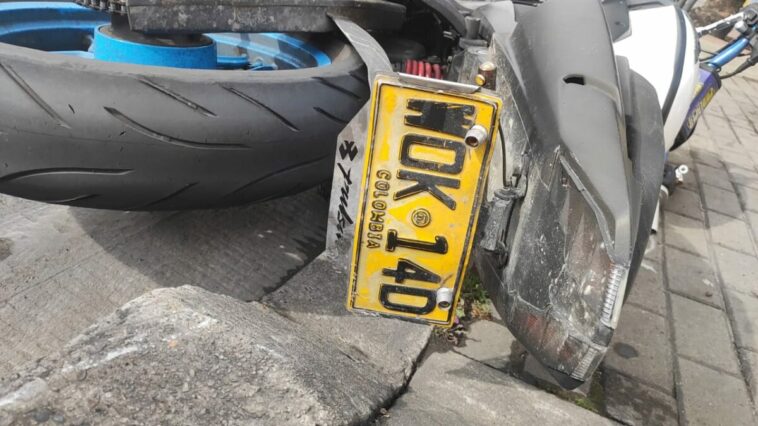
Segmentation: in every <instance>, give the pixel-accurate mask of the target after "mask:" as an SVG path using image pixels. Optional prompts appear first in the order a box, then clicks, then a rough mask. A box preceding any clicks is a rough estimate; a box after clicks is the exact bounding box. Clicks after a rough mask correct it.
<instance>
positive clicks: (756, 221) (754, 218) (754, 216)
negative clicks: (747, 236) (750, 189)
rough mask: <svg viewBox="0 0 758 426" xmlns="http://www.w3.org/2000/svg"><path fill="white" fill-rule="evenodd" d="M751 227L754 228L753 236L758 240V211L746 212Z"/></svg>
mask: <svg viewBox="0 0 758 426" xmlns="http://www.w3.org/2000/svg"><path fill="white" fill-rule="evenodd" d="M745 215H746V216H747V220H748V222H749V223H750V228H751V229H752V230H753V237H754V238H755V239H756V241H758V212H751V211H747V212H745Z"/></svg>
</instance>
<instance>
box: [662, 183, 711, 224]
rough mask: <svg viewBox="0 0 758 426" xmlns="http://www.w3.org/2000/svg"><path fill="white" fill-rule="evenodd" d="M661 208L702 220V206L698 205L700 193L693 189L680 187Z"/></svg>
mask: <svg viewBox="0 0 758 426" xmlns="http://www.w3.org/2000/svg"><path fill="white" fill-rule="evenodd" d="M663 210H665V211H668V212H674V213H677V214H680V215H683V216H687V217H691V218H694V219H699V220H703V208H702V207H701V205H700V194H698V193H697V192H695V191H688V190H686V189H680V190H678V191H674V193H673V194H671V196H670V197H669V199H668V200H666V201H665V202H664V203H663Z"/></svg>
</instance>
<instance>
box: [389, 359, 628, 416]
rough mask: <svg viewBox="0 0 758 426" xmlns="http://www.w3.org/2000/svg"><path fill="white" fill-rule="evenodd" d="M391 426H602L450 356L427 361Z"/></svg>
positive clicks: (532, 390)
mask: <svg viewBox="0 0 758 426" xmlns="http://www.w3.org/2000/svg"><path fill="white" fill-rule="evenodd" d="M381 422H382V423H383V424H386V425H399V426H406V425H408V426H411V425H412V426H415V425H423V424H434V425H462V424H466V425H493V424H523V425H532V424H539V425H560V426H566V425H601V424H613V422H612V421H610V420H608V419H604V418H602V417H600V416H599V415H597V414H595V413H593V412H591V411H587V410H584V409H582V408H580V407H578V406H576V405H574V404H571V403H570V402H567V401H564V400H562V399H559V398H558V397H556V396H554V395H552V394H549V393H547V392H545V391H542V390H539V389H537V388H535V387H532V386H529V385H527V384H525V383H523V382H520V381H518V380H517V379H515V378H513V377H511V376H509V375H507V374H505V373H503V372H500V371H498V370H495V369H493V368H491V367H489V366H486V365H484V364H482V363H479V362H477V361H472V360H470V359H468V358H466V357H464V356H462V355H459V354H456V353H453V352H445V353H434V354H432V355H431V356H430V357H429V358H427V359H426V360H425V361H424V363H423V365H422V366H421V367H420V368H419V370H418V371H417V372H416V374H415V375H414V376H413V380H412V381H411V383H410V385H409V388H408V391H407V392H406V393H405V394H403V396H402V397H400V399H398V400H397V401H396V402H395V405H394V406H393V407H392V409H391V410H390V411H389V413H388V416H387V417H385V418H383V419H381Z"/></svg>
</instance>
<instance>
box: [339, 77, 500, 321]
mask: <svg viewBox="0 0 758 426" xmlns="http://www.w3.org/2000/svg"><path fill="white" fill-rule="evenodd" d="M500 108H501V102H500V100H499V99H498V98H497V97H495V96H491V95H488V94H484V93H456V92H454V91H452V90H451V91H447V90H440V87H439V85H436V87H434V88H426V87H423V86H419V85H415V84H408V83H406V82H404V81H401V80H399V79H398V78H397V77H392V76H383V75H379V76H377V78H376V80H375V81H374V91H373V95H372V99H371V117H370V119H369V129H368V143H367V151H366V160H365V163H364V166H363V175H362V181H361V198H360V201H359V204H358V218H357V221H356V231H355V240H354V242H353V257H352V263H351V276H350V289H349V294H348V303H347V304H348V308H349V309H353V310H360V311H370V312H375V313H379V314H382V315H389V316H400V317H405V318H412V319H416V320H419V321H423V322H427V323H433V324H440V325H450V324H452V322H453V319H454V313H455V307H456V305H457V303H458V296H459V294H460V290H461V284H462V282H463V275H464V273H465V271H466V266H467V264H468V259H469V255H470V252H471V246H472V243H473V237H474V231H475V229H476V223H477V219H478V215H479V208H480V204H481V200H482V196H483V191H484V185H485V182H486V177H487V171H488V168H489V162H490V158H491V156H492V151H493V149H492V146H493V135H495V134H496V131H497V123H498V114H499V110H500ZM475 126H476V127H475ZM474 127H475V130H478V131H479V133H480V136H481V138H479V139H478V140H479V141H480V143H478V144H477V139H476V138H466V135H467V134H469V135H471V134H472V133H469V131H470V130H471V129H472V128H474ZM467 142H468V143H467Z"/></svg>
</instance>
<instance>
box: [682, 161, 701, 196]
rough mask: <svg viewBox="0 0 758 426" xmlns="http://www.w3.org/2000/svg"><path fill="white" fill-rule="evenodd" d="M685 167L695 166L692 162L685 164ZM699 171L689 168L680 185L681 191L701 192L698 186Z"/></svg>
mask: <svg viewBox="0 0 758 426" xmlns="http://www.w3.org/2000/svg"><path fill="white" fill-rule="evenodd" d="M683 164H684V165H688V164H693V163H692V162H689V163H683ZM697 176H698V171H697V170H696V169H694V168H693V167H689V171H688V172H687V173H685V174H684V176H682V182H680V183H679V189H686V190H688V191H695V192H697V191H700V187H699V186H698V178H697Z"/></svg>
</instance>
